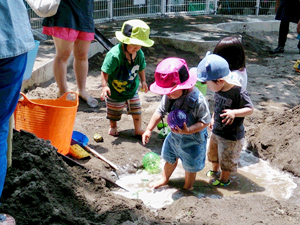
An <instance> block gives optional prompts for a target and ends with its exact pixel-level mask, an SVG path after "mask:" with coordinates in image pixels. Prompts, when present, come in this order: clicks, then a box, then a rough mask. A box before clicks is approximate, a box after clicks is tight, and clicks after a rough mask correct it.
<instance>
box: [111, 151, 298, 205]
mask: <svg viewBox="0 0 300 225" xmlns="http://www.w3.org/2000/svg"><path fill="white" fill-rule="evenodd" d="M163 166H164V160H161V165H160V168H161V169H162V168H163ZM209 169H211V164H210V163H209V162H206V166H205V168H204V169H203V170H202V171H200V172H198V173H197V176H196V181H195V184H194V190H193V191H185V190H183V189H182V187H183V185H184V169H183V168H182V164H181V162H180V160H179V163H178V166H177V168H176V169H175V171H174V172H173V174H172V176H171V178H170V181H169V183H168V185H166V186H163V187H160V188H158V189H155V190H152V189H151V188H149V183H150V182H152V181H155V180H158V179H160V177H161V171H160V172H159V173H157V174H149V173H148V172H146V171H145V170H139V171H137V173H136V174H130V175H123V176H120V179H119V180H118V181H117V184H119V185H120V186H122V187H125V188H126V189H127V190H129V191H128V192H126V191H118V192H115V193H117V194H121V195H123V196H125V197H127V198H131V199H141V200H142V201H143V202H144V204H145V205H147V206H149V207H150V208H154V209H158V208H162V207H164V206H166V205H168V204H171V203H172V202H173V201H175V200H177V199H179V198H180V197H182V196H196V197H198V198H203V197H209V198H222V197H227V196H232V195H253V194H264V195H266V196H269V197H272V198H274V199H277V200H282V199H289V198H290V197H291V196H293V194H294V193H295V189H296V188H297V186H298V185H297V183H300V182H299V180H297V179H295V178H293V177H292V176H291V175H290V174H288V173H285V172H282V171H279V170H277V169H275V168H272V167H271V166H270V165H269V163H268V162H266V161H264V160H262V159H259V158H257V157H255V156H253V155H252V153H247V152H246V151H244V150H243V151H242V153H241V158H240V163H239V168H238V171H237V172H236V173H231V177H230V180H231V184H230V185H229V186H227V187H214V186H212V185H211V184H210V181H211V178H208V177H206V175H205V174H206V172H207V171H208V170H209ZM294 198H295V199H296V198H297V196H296V197H295V196H294Z"/></svg>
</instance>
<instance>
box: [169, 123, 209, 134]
mask: <svg viewBox="0 0 300 225" xmlns="http://www.w3.org/2000/svg"><path fill="white" fill-rule="evenodd" d="M208 125H209V124H205V123H202V122H197V123H195V124H193V125H192V126H189V127H187V126H186V123H183V128H182V129H180V128H179V127H178V126H177V125H176V129H172V132H174V133H178V134H193V133H196V132H199V131H201V130H203V129H204V128H205V127H207V126H208Z"/></svg>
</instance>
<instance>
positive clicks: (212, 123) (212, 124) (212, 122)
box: [208, 117, 215, 130]
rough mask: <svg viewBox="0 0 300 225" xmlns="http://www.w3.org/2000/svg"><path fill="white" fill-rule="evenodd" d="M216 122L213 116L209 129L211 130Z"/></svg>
mask: <svg viewBox="0 0 300 225" xmlns="http://www.w3.org/2000/svg"><path fill="white" fill-rule="evenodd" d="M214 123H215V120H214V118H213V117H212V118H211V120H210V123H209V125H208V129H209V130H212V129H213V127H214Z"/></svg>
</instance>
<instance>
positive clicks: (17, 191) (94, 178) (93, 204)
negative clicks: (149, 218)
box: [0, 131, 149, 225]
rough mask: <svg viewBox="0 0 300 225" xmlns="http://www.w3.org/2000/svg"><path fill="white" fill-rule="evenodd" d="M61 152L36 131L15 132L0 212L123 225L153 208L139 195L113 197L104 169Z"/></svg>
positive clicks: (27, 220) (27, 219)
mask: <svg viewBox="0 0 300 225" xmlns="http://www.w3.org/2000/svg"><path fill="white" fill-rule="evenodd" d="M56 151H57V150H56V148H54V147H53V146H52V145H51V144H50V142H49V141H44V140H42V139H39V138H37V137H36V136H35V135H34V134H31V133H27V132H24V131H21V132H18V131H15V132H14V135H13V157H12V161H13V167H11V168H10V169H9V171H8V173H7V177H6V181H5V187H4V190H3V195H2V198H1V201H2V204H1V206H0V211H1V212H2V211H5V212H10V214H11V215H12V216H13V217H14V218H15V220H16V222H17V224H78V225H79V224H85V225H90V224H99V221H102V222H103V223H104V224H120V223H121V222H125V221H127V220H131V221H134V220H138V218H139V217H143V216H142V215H144V214H145V213H147V212H148V211H149V210H148V209H146V207H144V206H143V205H142V203H141V201H139V200H137V201H130V200H127V199H125V198H123V197H121V196H117V195H116V196H112V195H111V194H110V192H109V188H108V187H107V185H108V184H107V183H106V181H105V179H102V178H101V177H100V176H99V174H97V173H96V172H94V171H91V170H86V169H83V168H81V167H78V166H70V165H68V164H66V163H65V162H64V161H63V159H62V158H61V156H59V155H58V154H57V153H56ZM140 220H141V219H140Z"/></svg>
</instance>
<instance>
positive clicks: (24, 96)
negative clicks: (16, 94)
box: [19, 92, 33, 103]
mask: <svg viewBox="0 0 300 225" xmlns="http://www.w3.org/2000/svg"><path fill="white" fill-rule="evenodd" d="M20 94H21V95H22V96H23V98H24V100H23V101H24V102H30V103H33V102H32V101H30V100H29V99H28V98H27V97H26V95H25V94H24V93H23V92H20ZM19 101H20V100H19Z"/></svg>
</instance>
